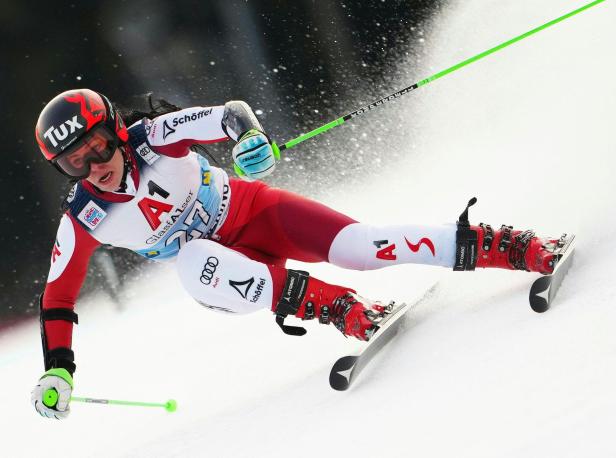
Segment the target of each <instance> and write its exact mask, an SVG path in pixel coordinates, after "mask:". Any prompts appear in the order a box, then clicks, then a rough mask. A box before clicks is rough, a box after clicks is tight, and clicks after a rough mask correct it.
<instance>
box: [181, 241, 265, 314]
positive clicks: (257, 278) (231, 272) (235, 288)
mask: <svg viewBox="0 0 616 458" xmlns="http://www.w3.org/2000/svg"><path fill="white" fill-rule="evenodd" d="M177 270H178V274H179V276H180V281H181V283H182V285H183V286H184V288H185V289H186V291H187V292H188V293H189V294H190V295H191V296H192V297H193V298H194V299H195V300H196V301H197V302H199V303H200V304H201V305H203V306H205V307H207V308H210V309H212V310H215V311H218V312H224V313H237V314H245V313H251V312H254V311H256V310H259V309H262V308H267V309H270V308H271V306H272V294H273V286H272V278H271V275H270V272H269V269H268V267H267V266H266V265H265V264H263V263H260V262H257V261H253V260H252V259H250V258H247V257H246V256H244V255H242V254H240V253H238V252H236V251H233V250H232V249H230V248H226V247H224V246H222V245H220V244H218V243H216V242H212V241H211V240H204V239H199V240H193V241H190V242H188V243H187V244H186V245H184V247H183V248H182V249H181V250H180V252H179V254H178V257H177Z"/></svg>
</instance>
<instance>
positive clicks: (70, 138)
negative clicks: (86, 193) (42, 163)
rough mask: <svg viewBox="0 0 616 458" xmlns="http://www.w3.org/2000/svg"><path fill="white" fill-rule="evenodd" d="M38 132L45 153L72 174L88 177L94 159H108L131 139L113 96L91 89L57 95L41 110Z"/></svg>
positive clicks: (58, 166)
mask: <svg viewBox="0 0 616 458" xmlns="http://www.w3.org/2000/svg"><path fill="white" fill-rule="evenodd" d="M35 133H36V141H37V143H38V145H39V148H40V149H41V152H42V153H43V156H45V158H46V159H47V161H48V162H50V163H51V164H53V165H54V166H55V167H56V169H58V170H59V171H60V172H62V173H63V174H64V175H67V176H69V177H71V178H86V177H87V176H88V175H89V174H90V164H91V163H92V162H96V163H101V162H108V161H109V160H111V158H112V157H113V155H114V153H115V151H116V149H117V147H118V146H119V145H122V144H125V143H126V141H127V140H128V131H127V129H126V126H125V125H124V121H123V120H122V118H121V117H120V115H119V114H118V113H117V111H116V109H115V108H114V107H113V105H112V104H111V102H109V99H107V97H105V96H104V95H102V94H99V93H97V92H94V91H92V90H90V89H75V90H71V91H66V92H63V93H62V94H59V95H57V96H56V97H54V98H53V99H52V100H51V101H50V102H49V103H48V104H47V105H45V108H43V111H41V114H40V115H39V118H38V122H37V123H36V129H35Z"/></svg>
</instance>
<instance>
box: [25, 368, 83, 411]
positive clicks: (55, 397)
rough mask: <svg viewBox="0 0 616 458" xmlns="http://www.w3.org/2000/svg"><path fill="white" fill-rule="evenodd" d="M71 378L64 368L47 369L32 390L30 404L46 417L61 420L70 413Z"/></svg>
mask: <svg viewBox="0 0 616 458" xmlns="http://www.w3.org/2000/svg"><path fill="white" fill-rule="evenodd" d="M72 391H73V378H72V377H71V374H69V373H68V371H67V370H66V369H61V368H57V369H49V370H48V371H47V372H45V374H43V376H42V377H41V378H40V380H39V382H38V385H36V386H35V387H34V389H33V390H32V397H31V400H32V405H33V406H34V408H35V409H36V411H37V412H38V413H39V414H40V415H41V416H42V417H47V418H55V419H56V420H62V419H64V418H66V417H67V416H68V414H69V413H70V406H69V403H70V400H71V393H72Z"/></svg>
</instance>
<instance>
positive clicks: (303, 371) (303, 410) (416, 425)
mask: <svg viewBox="0 0 616 458" xmlns="http://www.w3.org/2000/svg"><path fill="white" fill-rule="evenodd" d="M582 4H583V3H582V2H579V1H565V0H544V1H542V2H536V1H532V0H520V1H515V2H514V1H508V2H496V1H489V2H487V1H467V0H464V1H462V0H460V1H457V2H452V3H451V4H450V6H449V7H447V8H445V9H443V10H442V12H441V13H440V15H439V16H438V17H437V18H436V19H435V20H434V23H433V24H432V28H431V31H430V33H429V34H426V36H425V40H426V44H425V47H426V50H427V53H426V54H427V55H426V57H425V58H423V59H422V60H421V62H420V63H419V64H418V63H417V61H416V60H414V59H409V61H405V62H404V61H401V62H400V67H399V68H398V69H397V71H398V72H401V74H402V75H403V76H404V75H406V78H407V79H406V80H404V78H401V79H400V81H399V86H400V87H403V86H404V85H407V84H410V81H409V80H412V78H415V77H420V78H421V77H425V76H428V75H430V74H432V73H434V72H436V71H438V70H440V69H443V68H446V67H447V66H449V65H453V64H454V63H456V62H458V61H460V60H462V59H464V58H466V57H469V56H471V55H474V54H476V53H478V52H481V51H483V50H485V49H487V48H489V47H491V46H494V45H496V44H498V43H500V42H502V41H505V40H507V39H509V38H511V37H513V36H515V35H517V34H519V33H522V32H524V31H526V30H529V29H530V28H532V27H535V26H537V25H540V24H542V23H544V22H547V21H548V20H551V19H553V18H555V17H557V16H559V15H561V14H564V13H566V12H568V11H570V10H572V9H574V8H576V7H579V6H581V5H582ZM614 24H616V8H615V6H614V3H613V2H609V1H608V2H605V3H604V4H601V5H599V6H596V7H594V8H592V9H591V10H589V11H586V12H584V13H582V14H580V15H579V16H576V17H574V18H572V19H570V20H568V21H565V22H563V23H561V24H558V25H557V26H555V27H553V28H551V29H548V30H546V31H543V32H541V33H540V34H538V35H535V36H533V37H531V38H529V39H527V40H524V41H522V42H520V43H518V44H516V45H514V46H512V47H510V48H507V49H506V50H503V51H501V52H499V53H498V54H495V55H493V56H490V57H489V58H486V59H484V60H482V61H480V62H478V63H475V64H473V65H471V66H469V67H467V68H465V69H463V70H461V71H458V72H456V73H453V74H451V75H448V76H447V77H446V78H443V79H441V80H438V81H436V82H434V83H431V84H430V85H429V86H427V87H423V88H420V89H419V90H418V91H415V92H414V93H413V94H411V95H408V96H405V97H404V98H402V99H400V100H398V101H397V102H396V103H395V104H391V105H392V108H388V107H387V106H385V107H382V108H381V109H380V110H378V111H375V112H373V113H370V114H368V115H366V116H372V117H373V119H375V120H383V122H386V121H387V119H388V113H389V111H388V110H390V109H391V110H392V113H393V112H400V110H401V111H402V112H403V113H405V115H406V116H405V121H404V122H405V124H403V125H401V126H400V134H399V138H397V139H395V140H396V141H397V144H398V147H399V148H400V149H402V150H406V149H408V151H409V155H408V160H407V161H406V162H404V163H395V164H390V166H389V167H387V166H385V167H383V166H381V167H379V168H378V169H375V170H374V171H373V173H371V174H369V175H362V176H348V175H347V176H346V177H345V180H344V181H343V182H342V184H341V187H340V189H339V190H337V191H338V192H337V195H338V196H339V197H338V198H336V199H329V200H328V201H327V203H329V204H331V205H332V206H335V207H336V208H339V209H340V210H342V211H345V212H347V213H349V214H351V215H353V216H355V217H356V218H358V219H361V220H365V221H372V222H381V223H383V224H385V223H402V222H411V221H412V222H426V223H440V222H454V221H455V220H456V218H457V216H458V215H459V213H460V212H461V211H462V210H463V208H464V205H465V204H466V201H467V200H468V199H469V198H470V197H472V196H477V197H479V203H478V205H476V206H475V207H473V208H472V210H471V219H472V220H473V221H474V222H477V223H478V222H479V221H483V222H488V223H491V224H493V225H500V224H502V223H507V224H513V225H515V226H516V227H519V228H521V229H525V228H529V227H532V228H534V229H535V230H537V231H538V232H539V233H541V234H555V235H559V234H560V233H561V232H563V231H569V232H575V233H577V235H578V238H579V244H578V249H577V253H576V258H575V263H574V265H573V266H572V269H571V270H570V273H569V275H568V277H567V279H566V281H565V283H564V284H563V286H562V288H561V291H560V294H559V297H558V302H557V304H555V305H554V307H553V309H552V310H550V311H549V312H548V313H546V314H543V315H538V314H536V313H534V312H532V311H531V309H530V308H529V307H528V304H527V294H528V288H529V285H530V283H531V282H532V280H533V279H534V278H535V277H534V276H533V275H532V274H527V273H523V272H508V271H478V272H474V273H471V272H464V273H454V272H450V271H448V270H445V269H438V268H429V267H422V266H402V267H396V268H392V269H386V270H381V271H374V272H345V271H341V270H340V269H336V268H333V267H331V266H322V265H318V266H309V269H310V270H311V272H313V273H314V274H317V275H320V276H321V277H323V278H326V279H329V280H331V281H337V282H340V283H346V284H349V285H354V286H355V287H357V288H358V289H359V290H360V292H361V293H363V294H364V295H367V296H372V297H378V298H383V299H389V298H394V299H398V300H407V299H412V298H413V297H415V296H417V295H419V294H421V292H422V290H423V288H425V287H426V285H428V284H430V282H431V281H432V280H434V279H439V280H440V283H439V285H440V286H439V289H438V292H437V293H436V294H435V295H434V297H432V298H431V299H430V300H429V301H427V302H425V303H422V304H421V305H420V306H418V307H417V308H416V309H415V310H414V312H413V313H412V314H411V316H410V317H409V318H408V320H407V322H406V323H405V327H406V330H405V332H404V333H403V334H402V335H399V336H398V337H397V338H396V340H395V341H394V342H392V343H391V344H390V346H389V347H388V350H387V351H386V352H385V353H384V354H382V355H381V357H380V358H379V359H378V360H377V361H375V363H374V364H373V365H372V366H371V367H369V368H368V369H366V371H365V373H363V374H362V376H361V377H360V378H359V379H358V381H357V384H356V385H355V386H354V387H353V388H352V389H351V390H350V391H347V392H343V393H339V392H334V391H333V390H331V389H330V388H329V386H328V374H329V369H330V366H331V364H332V363H333V361H334V360H335V359H336V358H337V357H339V356H340V355H342V354H344V353H345V352H347V351H349V349H351V348H354V347H355V346H356V345H358V343H356V342H352V341H350V340H346V339H344V338H342V337H341V336H340V335H339V334H338V332H337V331H336V330H335V329H333V328H331V327H325V326H320V325H318V324H314V323H311V324H309V326H308V336H306V337H304V338H293V337H288V336H285V335H283V334H282V333H281V332H280V331H279V329H278V328H277V327H276V325H275V324H274V321H273V317H272V316H271V314H269V313H268V312H266V311H263V312H262V313H256V314H254V315H251V316H246V317H228V316H224V315H219V314H215V313H212V312H209V311H207V310H204V309H202V308H201V307H200V306H199V305H197V304H196V303H195V302H194V301H192V300H191V298H190V297H188V295H187V294H186V293H184V292H183V291H182V289H181V287H180V284H179V282H178V280H177V278H176V276H175V274H174V272H173V270H172V269H171V268H169V267H163V268H156V269H155V270H152V271H151V272H149V273H147V275H146V276H145V278H143V279H142V280H141V281H140V282H139V283H138V284H136V285H134V287H133V289H132V290H131V291H129V292H127V294H128V298H127V299H126V301H125V306H126V308H125V311H123V312H122V313H118V312H117V311H115V310H114V306H113V304H112V303H111V302H110V301H109V300H108V298H107V297H106V296H102V295H100V296H97V297H91V298H90V300H89V301H87V302H84V303H82V304H80V309H79V311H80V322H81V324H80V325H79V326H78V328H77V331H76V335H75V342H74V347H75V349H76V353H77V358H78V365H79V369H78V372H77V374H76V379H75V382H76V388H75V394H76V395H83V396H93V397H107V398H119V399H135V400H144V401H165V400H166V399H168V398H169V397H174V398H176V399H177V401H178V406H179V407H178V410H177V412H176V413H174V414H168V413H166V412H165V411H163V410H160V411H159V410H156V409H139V408H128V407H124V408H123V407H111V406H98V405H80V404H73V406H72V410H73V412H72V414H71V417H70V418H69V419H68V420H67V421H65V422H55V421H47V420H44V419H41V418H39V416H38V415H36V413H35V412H34V411H33V409H32V408H31V406H30V405H29V393H30V389H31V387H32V386H33V384H34V383H35V382H36V378H37V376H38V375H39V374H40V373H41V355H40V344H39V335H38V329H37V324H36V323H31V324H28V325H26V326H23V327H21V328H19V329H17V330H15V331H13V332H12V333H10V334H3V335H1V336H0V348H2V353H1V354H0V380H1V384H2V393H1V394H0V398H1V402H0V405H1V406H2V414H1V415H0V431H2V441H1V442H0V456H2V457H21V456H23V457H34V456H41V457H43V456H44V457H56V456H58V457H60V456H61V457H64V458H66V457H86V456H94V457H116V456H121V457H159V456H160V457H172V456H177V457H193V456H195V457H197V456H209V457H266V456H267V457H288V456H294V457H310V458H313V457H315V456H337V457H343V456H345V457H346V456H388V457H407V456H413V457H432V456H442V457H453V456H455V457H495V456H497V457H539V456H542V457H547V456H549V457H561V458H562V457H580V456H585V457H589V456H590V457H607V456H615V455H616V440H615V439H614V431H615V430H616V394H615V393H614V387H615V386H616V331H615V330H616V308H615V307H614V299H615V298H616V286H615V283H614V281H613V277H614V274H615V272H616V268H615V267H614V265H613V263H614V259H615V255H616V237H615V236H614V235H615V232H616V231H615V229H614V228H615V227H616V215H615V212H614V203H615V197H614V195H615V192H616V184H615V183H614V178H613V175H614V169H615V165H616V157H615V153H616V135H615V134H614V126H615V125H616V122H615V121H616V117H615V115H614V109H615V108H616V90H615V89H616V88H615V85H616V63H615V61H614V59H615V56H616V53H615V49H614V46H615V44H616V32H615V29H614ZM415 80H416V79H415ZM413 81H414V80H413ZM375 122H379V121H375ZM348 128H349V127H347V126H344V127H341V128H339V129H348ZM376 128H378V126H377V127H375V129H376ZM375 136H376V133H374V132H367V136H365V137H364V141H365V142H368V144H369V145H370V142H373V144H372V146H371V147H372V148H373V149H375V150H378V148H379V147H380V144H379V142H378V141H377V140H376V139H375V138H374V137H375ZM313 142H314V144H313V146H306V147H317V146H316V144H317V143H318V142H319V140H318V139H315V140H313ZM339 147H340V151H341V154H342V153H343V152H344V148H345V145H344V144H340V145H339ZM380 154H381V157H382V158H383V161H382V163H385V164H386V163H387V151H381V152H380ZM350 160H352V157H351V156H350ZM324 173H325V171H324Z"/></svg>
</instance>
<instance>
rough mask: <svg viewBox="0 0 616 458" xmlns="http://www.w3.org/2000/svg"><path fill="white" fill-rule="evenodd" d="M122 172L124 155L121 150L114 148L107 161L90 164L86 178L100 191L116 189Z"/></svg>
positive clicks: (120, 180)
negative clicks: (111, 155)
mask: <svg viewBox="0 0 616 458" xmlns="http://www.w3.org/2000/svg"><path fill="white" fill-rule="evenodd" d="M123 173H124V157H123V156H122V151H120V149H119V148H116V150H115V153H114V154H113V157H112V158H111V160H110V161H108V162H103V163H102V164H97V163H95V162H93V163H92V164H90V175H88V178H87V180H88V181H89V182H90V183H92V184H93V185H94V186H96V187H97V188H98V189H100V190H102V191H111V192H113V191H117V190H118V188H119V187H120V184H121V182H122V175H123Z"/></svg>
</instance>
